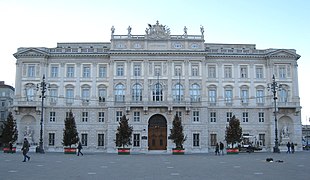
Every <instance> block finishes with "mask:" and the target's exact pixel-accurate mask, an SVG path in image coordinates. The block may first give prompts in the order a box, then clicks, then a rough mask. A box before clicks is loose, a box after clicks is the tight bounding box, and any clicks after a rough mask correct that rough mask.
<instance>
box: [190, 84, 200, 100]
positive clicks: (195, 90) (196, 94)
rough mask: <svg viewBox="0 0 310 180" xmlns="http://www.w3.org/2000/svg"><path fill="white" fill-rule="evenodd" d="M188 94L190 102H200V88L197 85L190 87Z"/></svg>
mask: <svg viewBox="0 0 310 180" xmlns="http://www.w3.org/2000/svg"><path fill="white" fill-rule="evenodd" d="M189 93H190V97H191V101H192V102H199V101H200V86H199V85H198V84H193V85H191V87H190V90H189Z"/></svg>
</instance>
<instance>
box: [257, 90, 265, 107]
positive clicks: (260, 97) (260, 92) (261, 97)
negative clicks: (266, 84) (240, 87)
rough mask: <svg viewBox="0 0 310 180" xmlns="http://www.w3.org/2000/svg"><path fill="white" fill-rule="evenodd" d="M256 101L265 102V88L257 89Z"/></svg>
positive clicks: (258, 102)
mask: <svg viewBox="0 0 310 180" xmlns="http://www.w3.org/2000/svg"><path fill="white" fill-rule="evenodd" d="M256 103H257V104H263V103H264V90H260V89H259V90H256Z"/></svg>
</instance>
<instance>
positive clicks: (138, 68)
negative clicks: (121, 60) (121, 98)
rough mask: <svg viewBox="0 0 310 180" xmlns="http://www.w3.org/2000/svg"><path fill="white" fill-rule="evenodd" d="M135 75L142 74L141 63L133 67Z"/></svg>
mask: <svg viewBox="0 0 310 180" xmlns="http://www.w3.org/2000/svg"><path fill="white" fill-rule="evenodd" d="M133 75H134V76H135V77H139V76H141V65H140V64H135V65H134V67H133Z"/></svg>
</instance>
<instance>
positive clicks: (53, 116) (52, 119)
mask: <svg viewBox="0 0 310 180" xmlns="http://www.w3.org/2000/svg"><path fill="white" fill-rule="evenodd" d="M55 121H56V112H54V111H52V112H50V122H55Z"/></svg>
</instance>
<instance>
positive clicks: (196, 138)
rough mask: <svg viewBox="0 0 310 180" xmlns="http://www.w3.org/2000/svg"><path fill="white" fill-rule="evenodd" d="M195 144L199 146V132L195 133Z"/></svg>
mask: <svg viewBox="0 0 310 180" xmlns="http://www.w3.org/2000/svg"><path fill="white" fill-rule="evenodd" d="M193 146H194V147H199V134H198V133H194V134H193Z"/></svg>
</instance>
